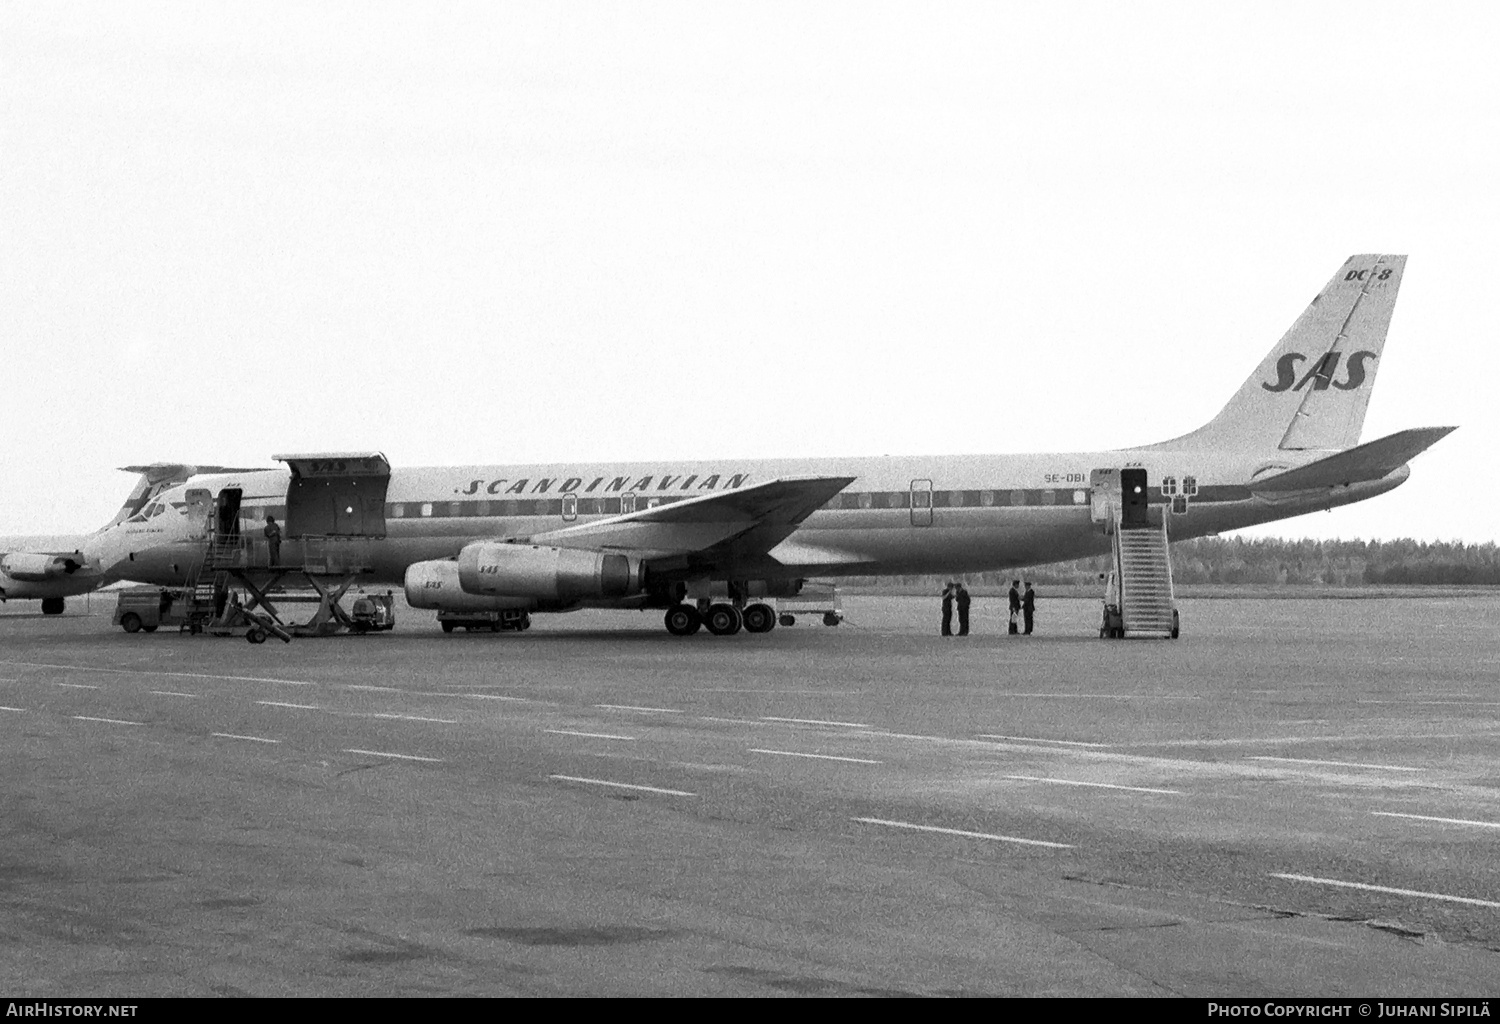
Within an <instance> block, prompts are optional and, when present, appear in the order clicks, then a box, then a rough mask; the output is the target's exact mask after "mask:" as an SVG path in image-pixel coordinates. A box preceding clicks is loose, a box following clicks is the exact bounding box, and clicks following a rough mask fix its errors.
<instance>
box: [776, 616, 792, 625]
mask: <svg viewBox="0 0 1500 1024" xmlns="http://www.w3.org/2000/svg"><path fill="white" fill-rule="evenodd" d="M776 621H777V622H780V623H781V624H782V625H783V626H795V625H796V624H797V616H795V615H782V616H781V618H779V619H777V620H776Z"/></svg>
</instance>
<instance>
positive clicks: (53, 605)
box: [42, 597, 68, 615]
mask: <svg viewBox="0 0 1500 1024" xmlns="http://www.w3.org/2000/svg"><path fill="white" fill-rule="evenodd" d="M67 606H68V605H67V602H66V601H64V600H63V599H62V598H60V597H44V598H42V614H43V615H61V614H62V613H63V609H64V608H66V607H67Z"/></svg>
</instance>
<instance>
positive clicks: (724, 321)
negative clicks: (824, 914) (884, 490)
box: [0, 0, 1500, 541]
mask: <svg viewBox="0 0 1500 1024" xmlns="http://www.w3.org/2000/svg"><path fill="white" fill-rule="evenodd" d="M1497 12H1500V8H1497V7H1496V6H1495V5H1493V4H1477V3H1476V4H1460V3H1448V4H1441V5H1428V4H1413V3H1409V2H1404V3H1379V2H1369V0H1360V2H1358V3H1348V2H1341V3H1322V4H1320V3H1308V2H1306V0H1299V2H1295V3H1284V4H1277V3H1268V2H1264V0H1259V2H1257V3H1254V4H1205V3H1201V2H1193V3H1146V2H1139V0H1135V2H1131V3H1118V2H1116V3H1060V2H1045V3H1043V2H1037V3H1027V4H1019V3H995V2H990V3H980V4H973V5H969V4H959V3H950V4H934V3H931V2H923V3H909V4H902V3H889V4H880V3H872V2H869V0H861V2H858V3H817V2H807V0H799V2H795V3H769V2H764V0H757V2H755V3H744V4H715V3H703V2H691V3H619V4H609V3H603V2H597V0H595V2H586V3H510V4H497V3H478V4H472V5H466V4H457V3H442V4H439V3H431V2H421V3H411V4H374V3H368V2H360V3H351V4H334V3H324V4H305V3H296V4H285V5H282V4H272V3H254V4H246V3H233V4H210V3H203V2H193V3H184V4H147V3H130V4H121V3H114V2H111V3H99V4H92V3H77V4H69V3H59V2H51V0H49V2H45V3H21V2H14V0H12V2H8V3H6V4H5V5H4V6H3V7H0V353H3V357H4V359H3V364H0V365H3V378H0V379H3V381H4V384H3V388H0V410H3V416H0V425H3V435H0V534H8V533H9V534H14V533H55V532H65V531H74V530H78V531H81V530H86V529H92V528H93V527H96V526H98V525H100V524H101V523H102V522H104V521H105V520H107V519H108V518H109V517H110V516H111V515H112V514H113V512H114V510H115V509H116V508H117V507H118V506H119V504H120V501H121V499H122V498H123V496H124V495H125V493H126V492H127V491H128V490H129V488H130V486H131V483H132V478H130V477H128V476H126V475H125V474H122V473H119V472H116V471H115V467H118V466H122V465H126V464H130V463H139V462H149V461H154V460H173V461H176V460H182V461H196V462H218V463H226V464H237V465H272V464H273V463H271V461H270V456H271V455H272V454H273V453H277V452H282V451H316V450H325V451H326V450H339V449H366V448H370V449H379V450H383V451H384V452H386V453H387V455H388V456H389V457H390V459H391V461H392V462H393V463H394V464H396V465H433V464H439V465H440V464H448V463H454V464H457V463H477V462H527V461H562V460H590V461H600V460H625V459H658V458H659V459H672V458H682V459H688V458H702V457H730V456H740V457H757V456H803V455H838V454H849V455H871V454H873V455H879V454H920V453H937V452H1011V451H1016V452H1022V451H1069V450H1079V449H1098V448H1110V447H1121V446H1126V445H1130V444H1136V443H1147V442H1151V441H1157V440H1161V439H1164V438H1168V437H1172V436H1175V435H1177V434H1180V433H1183V432H1185V431H1187V430H1189V429H1191V428H1193V427H1196V426H1198V425H1199V424H1200V423H1202V422H1204V421H1206V420H1207V419H1208V418H1209V417H1211V416H1212V415H1213V414H1214V413H1215V412H1216V411H1217V410H1218V408H1219V407H1220V406H1221V405H1222V404H1223V403H1224V401H1226V400H1227V399H1228V398H1229V396H1230V395H1231V394H1232V393H1233V392H1234V390H1235V389H1236V388H1237V387H1238V386H1239V384H1240V382H1241V381H1242V380H1244V378H1245V377H1246V376H1247V375H1248V374H1249V373H1250V371H1251V370H1253V369H1254V368H1255V366H1256V364H1257V363H1258V361H1259V360H1260V358H1261V356H1262V355H1263V354H1264V353H1265V352H1266V351H1267V350H1268V349H1269V348H1270V347H1271V346H1272V345H1273V344H1274V343H1275V342H1276V340H1277V339H1278V338H1279V337H1280V335H1281V334H1282V332H1283V331H1284V330H1285V329H1286V327H1287V326H1288V325H1290V324H1291V322H1292V320H1293V319H1295V318H1296V316H1297V315H1298V314H1299V313H1301V311H1302V309H1303V308H1304V307H1305V306H1306V304H1307V302H1308V300H1309V299H1311V298H1312V296H1313V295H1314V294H1315V293H1316V292H1317V291H1318V289H1319V288H1320V287H1322V285H1323V284H1324V283H1325V282H1326V281H1327V280H1328V279H1329V277H1330V276H1332V274H1333V272H1334V271H1335V270H1336V269H1337V268H1338V266H1339V264H1340V263H1341V262H1342V261H1343V260H1344V258H1345V257H1347V256H1348V255H1350V254H1352V253H1361V252H1394V253H1409V254H1410V256H1411V260H1410V263H1409V264H1408V267H1407V271H1406V279H1405V282H1404V284H1403V286H1402V292H1401V298H1400V301H1399V303H1398V304H1397V307H1396V314H1395V319H1394V322H1393V324H1392V328H1391V335H1390V340H1389V343H1388V346H1387V348H1386V351H1385V356H1384V358H1383V359H1382V361H1381V367H1380V376H1379V383H1378V386H1377V388H1376V390H1375V393H1374V398H1373V400H1372V401H1371V404H1370V412H1369V416H1368V418H1367V420H1366V423H1365V432H1364V438H1365V439H1366V440H1371V439H1374V438H1376V437H1379V436H1382V435H1384V434H1387V433H1390V432H1392V431H1395V430H1399V429H1402V428H1406V427H1415V426H1426V425H1437V424H1458V425H1459V426H1460V427H1461V428H1462V429H1460V430H1459V431H1458V432H1457V433H1455V434H1454V435H1453V436H1451V437H1449V438H1448V439H1447V440H1445V441H1443V442H1441V443H1440V444H1439V445H1438V446H1437V447H1436V448H1435V449H1433V450H1432V451H1431V452H1429V453H1428V454H1426V455H1424V456H1422V457H1421V458H1419V459H1418V460H1416V462H1415V463H1414V464H1413V473H1412V478H1411V480H1410V481H1409V482H1408V483H1407V484H1406V485H1405V486H1404V487H1402V488H1400V489H1399V490H1397V491H1396V492H1394V493H1392V494H1390V495H1387V496H1384V497H1381V498H1377V499H1375V500H1373V501H1370V502H1366V503H1364V504H1361V505H1358V506H1354V507H1352V508H1348V509H1341V510H1338V511H1335V512H1333V513H1320V514H1317V515H1315V516H1310V517H1304V518H1301V519H1295V520H1290V521H1287V522H1283V523H1279V524H1274V525H1273V526H1271V527H1269V528H1263V529H1261V530H1259V531H1255V532H1259V533H1264V534H1280V535H1286V536H1318V537H1338V536H1343V537H1354V536H1361V537H1397V536H1416V537H1420V538H1427V539H1452V538H1461V539H1464V540H1468V541H1489V540H1495V539H1496V538H1497V532H1500V531H1497V527H1496V516H1495V510H1496V509H1497V508H1500V474H1492V473H1490V472H1489V470H1488V469H1487V468H1486V467H1487V466H1488V464H1489V456H1490V455H1491V454H1493V447H1494V442H1495V440H1496V439H1497V437H1500V431H1497V426H1500V402H1497V401H1496V400H1495V398H1494V397H1493V392H1494V390H1495V382H1496V381H1497V380H1500V355H1497V346H1496V344H1495V340H1496V339H1495V335H1496V331H1495V320H1496V310H1497V307H1500V299H1497V297H1496V267H1497V263H1496V262H1492V260H1494V258H1495V253H1496V250H1495V249H1493V248H1490V249H1487V248H1485V246H1486V245H1489V246H1495V245H1496V243H1497V240H1500V230H1497V229H1500V218H1497V212H1500V199H1497V183H1500V166H1497V164H1500V117H1497V114H1500V61H1496V60H1495V59H1494V54H1493V42H1494V40H1495V39H1496V38H1497V28H1500V13H1497ZM1476 474H1477V475H1476Z"/></svg>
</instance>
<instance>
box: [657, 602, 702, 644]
mask: <svg viewBox="0 0 1500 1024" xmlns="http://www.w3.org/2000/svg"><path fill="white" fill-rule="evenodd" d="M666 623H667V632H668V633H671V634H672V635H673V636H692V635H693V634H694V633H696V632H698V630H699V629H701V628H702V626H703V619H702V618H700V617H699V615H698V609H696V608H694V607H693V606H692V605H690V604H676V605H673V606H672V607H670V608H668V609H667V615H666Z"/></svg>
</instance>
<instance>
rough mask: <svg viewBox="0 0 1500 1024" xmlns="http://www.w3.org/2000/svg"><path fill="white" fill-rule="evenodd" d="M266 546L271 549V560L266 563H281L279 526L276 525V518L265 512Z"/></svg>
mask: <svg viewBox="0 0 1500 1024" xmlns="http://www.w3.org/2000/svg"><path fill="white" fill-rule="evenodd" d="M263 532H264V533H265V535H266V547H268V548H270V549H271V560H270V562H268V563H267V564H268V565H280V564H281V527H279V526H277V525H276V520H275V519H272V518H271V513H269V512H267V513H266V528H265V530H264V531H263Z"/></svg>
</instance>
